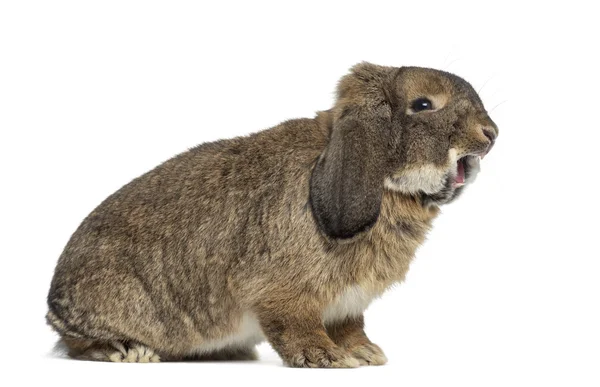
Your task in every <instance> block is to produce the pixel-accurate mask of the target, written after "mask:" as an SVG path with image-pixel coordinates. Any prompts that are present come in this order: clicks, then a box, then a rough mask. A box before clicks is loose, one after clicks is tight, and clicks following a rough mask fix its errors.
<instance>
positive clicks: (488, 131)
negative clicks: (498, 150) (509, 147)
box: [481, 127, 497, 154]
mask: <svg viewBox="0 0 600 387" xmlns="http://www.w3.org/2000/svg"><path fill="white" fill-rule="evenodd" d="M481 131H482V132H483V135H484V136H485V137H486V138H487V139H488V140H490V143H489V145H488V147H487V149H486V150H485V154H488V153H489V152H490V150H492V147H493V146H494V143H495V142H496V137H497V134H496V131H495V130H494V129H492V128H488V127H484V128H482V129H481Z"/></svg>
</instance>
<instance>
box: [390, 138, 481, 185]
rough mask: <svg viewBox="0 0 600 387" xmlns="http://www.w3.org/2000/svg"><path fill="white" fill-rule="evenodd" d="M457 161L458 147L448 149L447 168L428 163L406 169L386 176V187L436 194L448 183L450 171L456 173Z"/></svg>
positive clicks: (451, 173) (452, 173)
mask: <svg viewBox="0 0 600 387" xmlns="http://www.w3.org/2000/svg"><path fill="white" fill-rule="evenodd" d="M456 161H457V152H456V149H454V148H451V149H450V150H449V151H448V163H447V164H446V167H445V168H440V167H439V166H435V165H433V164H427V165H423V166H421V167H419V168H416V169H412V170H406V171H403V172H402V174H398V175H397V176H394V177H392V178H386V179H385V187H386V188H388V189H391V190H394V191H399V192H402V193H405V194H415V193H418V192H424V193H426V194H434V193H437V192H440V191H441V190H442V188H444V186H445V184H446V176H447V175H448V172H450V175H452V176H455V175H456ZM469 165H470V164H469ZM477 170H479V162H477ZM468 180H469V179H468ZM467 182H470V181H467Z"/></svg>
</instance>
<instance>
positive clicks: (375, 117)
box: [310, 63, 393, 239]
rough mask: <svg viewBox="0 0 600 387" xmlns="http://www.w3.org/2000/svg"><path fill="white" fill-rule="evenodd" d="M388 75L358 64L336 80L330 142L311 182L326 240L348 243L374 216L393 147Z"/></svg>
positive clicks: (315, 211)
mask: <svg viewBox="0 0 600 387" xmlns="http://www.w3.org/2000/svg"><path fill="white" fill-rule="evenodd" d="M389 70H390V68H387V67H381V66H375V65H371V64H365V63H363V64H360V65H358V66H356V67H354V68H353V72H352V73H351V74H349V75H347V76H346V77H344V78H342V80H341V81H340V84H339V87H338V100H337V103H336V106H335V107H334V109H333V111H332V114H333V115H334V119H333V126H332V128H331V132H330V139H329V143H328V145H327V147H326V149H325V150H324V151H323V153H322V154H321V156H320V157H319V159H318V161H317V163H316V165H315V167H314V169H313V172H312V176H311V181H310V203H311V207H312V212H313V215H314V217H315V219H316V222H317V224H318V225H319V227H320V228H321V230H322V231H323V232H324V233H325V234H326V235H327V236H329V237H330V238H334V239H349V238H352V237H353V236H355V235H356V234H358V233H361V232H363V231H367V230H368V229H370V228H371V227H372V226H373V225H374V224H375V222H376V221H377V218H378V217H379V211H380V207H381V198H382V196H383V185H384V179H385V176H386V175H387V173H388V164H389V162H388V160H389V155H390V150H389V147H390V146H391V144H392V142H393V141H392V138H391V137H390V135H391V116H392V114H391V106H390V103H389V102H390V101H389V100H388V97H387V95H388V91H387V89H386V87H387V85H388V84H389V72H390V71H389Z"/></svg>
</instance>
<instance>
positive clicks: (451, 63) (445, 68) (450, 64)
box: [444, 58, 460, 70]
mask: <svg viewBox="0 0 600 387" xmlns="http://www.w3.org/2000/svg"><path fill="white" fill-rule="evenodd" d="M459 60H460V58H456V59H454V60H453V61H452V62H450V63H448V65H447V66H445V67H444V70H447V69H448V67H450V66H452V65H453V64H454V63H455V62H458V61H459Z"/></svg>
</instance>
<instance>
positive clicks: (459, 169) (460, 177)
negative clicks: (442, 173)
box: [454, 157, 467, 187]
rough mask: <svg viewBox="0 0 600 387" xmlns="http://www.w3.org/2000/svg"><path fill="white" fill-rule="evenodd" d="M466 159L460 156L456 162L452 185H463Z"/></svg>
mask: <svg viewBox="0 0 600 387" xmlns="http://www.w3.org/2000/svg"><path fill="white" fill-rule="evenodd" d="M466 159H467V158H466V157H461V158H460V159H458V161H457V162H456V177H455V178H454V187H461V186H463V185H465V169H466V163H465V161H466Z"/></svg>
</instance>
